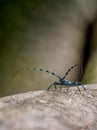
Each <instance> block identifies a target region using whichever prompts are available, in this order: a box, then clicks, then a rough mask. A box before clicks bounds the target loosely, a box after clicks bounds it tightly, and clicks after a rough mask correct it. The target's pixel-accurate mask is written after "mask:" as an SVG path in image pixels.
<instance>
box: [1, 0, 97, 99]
mask: <svg viewBox="0 0 97 130" xmlns="http://www.w3.org/2000/svg"><path fill="white" fill-rule="evenodd" d="M96 57H97V0H89V1H88V0H86V1H84V0H53V1H52V0H41V1H40V0H14V1H12V0H0V96H1V97H2V96H6V95H11V94H16V93H21V92H27V91H33V90H39V89H46V88H47V87H48V86H49V85H50V84H51V83H52V82H53V81H54V80H56V78H55V77H53V76H50V75H48V74H46V73H40V72H36V71H25V72H21V73H19V74H18V75H16V77H14V79H13V80H11V76H12V75H13V73H14V72H15V71H17V70H19V69H21V68H25V67H30V66H32V67H38V68H43V69H48V70H51V71H54V72H55V73H57V74H59V75H60V76H63V75H64V73H65V72H66V71H67V69H68V68H69V67H71V66H72V65H73V64H82V65H83V67H84V74H83V78H82V82H83V83H84V84H88V83H97V58H96ZM79 76H80V75H79V70H78V69H77V68H75V69H74V70H73V71H72V72H71V73H70V75H68V79H69V80H71V81H77V80H79Z"/></svg>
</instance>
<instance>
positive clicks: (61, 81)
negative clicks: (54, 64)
mask: <svg viewBox="0 0 97 130" xmlns="http://www.w3.org/2000/svg"><path fill="white" fill-rule="evenodd" d="M75 67H80V71H81V74H82V71H83V68H82V66H81V65H80V64H76V65H73V66H71V67H70V68H69V69H68V70H67V72H66V73H65V75H64V76H63V77H60V76H59V75H57V74H55V73H54V72H50V71H49V70H43V69H40V68H32V67H27V68H24V69H21V70H18V71H16V72H15V73H14V74H13V75H12V78H13V77H14V76H15V75H16V74H17V73H19V72H21V71H26V70H37V71H41V72H46V73H49V74H51V75H53V76H55V77H57V78H58V79H59V80H58V81H55V82H54V83H52V84H51V85H50V86H49V87H48V88H47V89H48V90H49V89H50V88H51V87H52V86H53V85H54V87H55V90H56V89H57V87H56V86H57V85H60V86H61V87H60V89H62V86H63V85H64V86H66V87H67V91H68V89H69V88H70V87H75V86H76V87H77V88H78V90H79V91H80V88H79V85H81V86H82V87H83V89H84V90H86V88H85V87H84V86H83V84H82V83H81V82H70V81H69V80H66V76H67V75H68V74H69V72H70V71H71V70H72V69H73V68H75Z"/></svg>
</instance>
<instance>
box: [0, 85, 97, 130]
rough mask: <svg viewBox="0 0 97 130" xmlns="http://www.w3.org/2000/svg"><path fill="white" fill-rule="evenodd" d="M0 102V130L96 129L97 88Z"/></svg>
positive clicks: (21, 96)
mask: <svg viewBox="0 0 97 130" xmlns="http://www.w3.org/2000/svg"><path fill="white" fill-rule="evenodd" d="M85 87H87V91H83V90H82V91H81V93H80V92H79V91H78V90H77V88H70V89H69V92H66V91H64V90H62V91H60V90H56V91H53V90H51V91H47V90H42V91H34V92H28V93H23V94H18V95H12V96H7V97H3V98H1V99H0V130H97V85H87V86H85Z"/></svg>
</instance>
